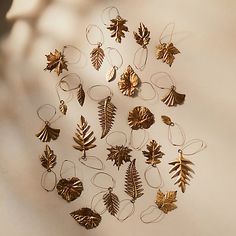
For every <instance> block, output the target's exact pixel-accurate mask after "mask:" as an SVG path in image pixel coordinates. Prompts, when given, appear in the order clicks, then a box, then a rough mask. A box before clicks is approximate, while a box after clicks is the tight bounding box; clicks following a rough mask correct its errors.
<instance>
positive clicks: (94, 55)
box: [90, 44, 105, 70]
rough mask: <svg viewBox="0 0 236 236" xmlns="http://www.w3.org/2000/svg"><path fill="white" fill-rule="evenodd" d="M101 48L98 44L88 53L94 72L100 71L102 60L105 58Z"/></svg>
mask: <svg viewBox="0 0 236 236" xmlns="http://www.w3.org/2000/svg"><path fill="white" fill-rule="evenodd" d="M101 46H102V45H101V44H98V46H97V47H96V48H94V49H93V50H92V52H91V53H90V58H91V62H92V65H93V67H94V68H95V69H96V70H99V69H100V67H101V66H102V62H103V59H104V57H105V54H104V51H103V49H102V48H101Z"/></svg>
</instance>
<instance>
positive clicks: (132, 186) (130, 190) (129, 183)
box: [125, 159, 144, 202]
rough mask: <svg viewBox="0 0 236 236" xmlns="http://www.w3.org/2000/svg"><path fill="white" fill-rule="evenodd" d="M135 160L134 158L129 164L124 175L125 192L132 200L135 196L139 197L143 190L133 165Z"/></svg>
mask: <svg viewBox="0 0 236 236" xmlns="http://www.w3.org/2000/svg"><path fill="white" fill-rule="evenodd" d="M135 161H136V159H134V160H133V161H132V162H131V163H130V164H129V167H128V169H127V171H126V176H125V193H127V194H128V195H129V196H130V197H131V198H132V199H131V201H132V202H134V201H135V200H136V199H137V198H140V197H141V196H142V195H143V191H144V190H143V188H142V182H141V180H140V177H139V173H138V171H137V169H136V167H135Z"/></svg>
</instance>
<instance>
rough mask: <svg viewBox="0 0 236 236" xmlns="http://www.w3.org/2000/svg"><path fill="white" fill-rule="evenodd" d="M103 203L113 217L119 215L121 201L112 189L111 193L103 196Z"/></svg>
mask: <svg viewBox="0 0 236 236" xmlns="http://www.w3.org/2000/svg"><path fill="white" fill-rule="evenodd" d="M103 202H104V205H105V206H106V209H107V210H108V212H109V213H110V214H111V215H113V216H115V215H116V214H117V213H118V211H119V206H120V200H119V198H118V197H117V195H116V194H114V193H113V192H112V189H109V191H108V192H107V193H105V194H104V195H103Z"/></svg>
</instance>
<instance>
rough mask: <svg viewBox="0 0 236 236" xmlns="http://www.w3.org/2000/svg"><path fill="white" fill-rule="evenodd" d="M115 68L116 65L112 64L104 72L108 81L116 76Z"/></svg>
mask: <svg viewBox="0 0 236 236" xmlns="http://www.w3.org/2000/svg"><path fill="white" fill-rule="evenodd" d="M116 70H117V67H116V66H112V67H111V68H110V69H109V70H108V71H107V73H106V80H107V81H108V82H111V81H112V80H114V79H115V78H116Z"/></svg>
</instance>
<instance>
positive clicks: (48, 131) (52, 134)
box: [36, 122, 60, 142]
mask: <svg viewBox="0 0 236 236" xmlns="http://www.w3.org/2000/svg"><path fill="white" fill-rule="evenodd" d="M59 133H60V129H54V128H51V127H50V124H49V123H48V122H45V126H44V128H43V129H42V130H41V131H40V132H39V133H38V134H36V137H38V138H39V139H40V140H41V141H42V142H50V141H51V140H56V139H57V138H58V136H59Z"/></svg>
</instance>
